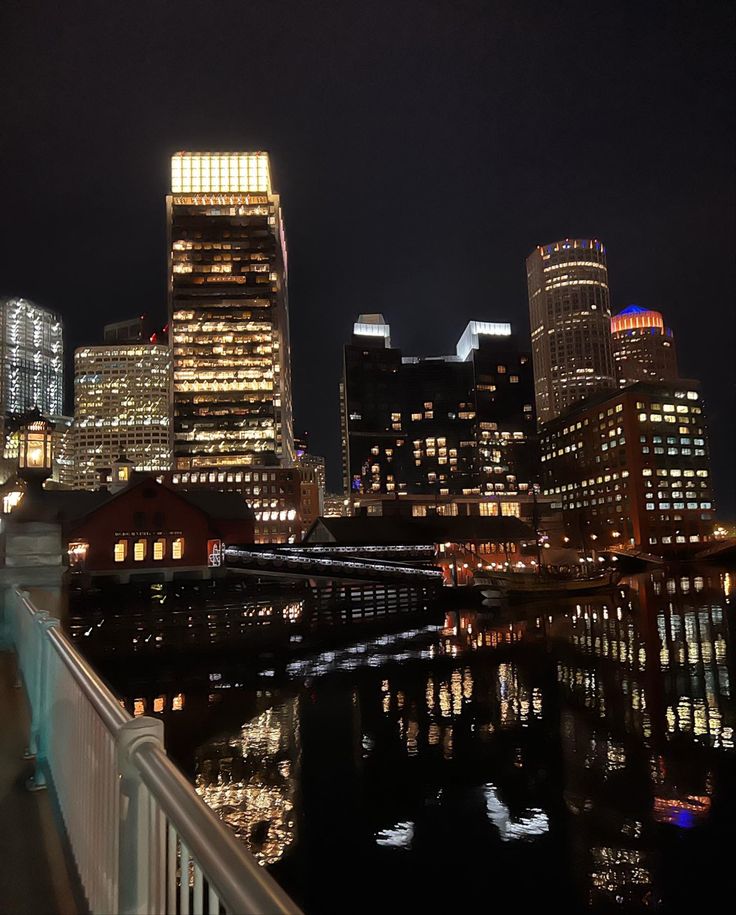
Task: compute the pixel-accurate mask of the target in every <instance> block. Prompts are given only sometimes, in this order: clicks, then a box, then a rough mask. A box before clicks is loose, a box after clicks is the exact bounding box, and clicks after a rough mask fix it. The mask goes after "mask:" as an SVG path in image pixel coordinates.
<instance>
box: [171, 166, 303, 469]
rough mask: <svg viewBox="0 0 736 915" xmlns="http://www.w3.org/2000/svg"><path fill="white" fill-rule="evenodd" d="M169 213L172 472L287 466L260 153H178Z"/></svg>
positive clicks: (284, 333) (269, 214) (282, 262)
mask: <svg viewBox="0 0 736 915" xmlns="http://www.w3.org/2000/svg"><path fill="white" fill-rule="evenodd" d="M167 207H168V225H169V236H170V251H169V318H170V320H169V333H170V339H171V346H172V353H173V443H174V444H173V447H174V460H175V466H176V467H177V469H179V470H182V471H184V470H194V469H203V468H209V467H213V468H221V467H239V466H247V465H254V464H261V463H268V462H269V461H271V460H273V459H275V460H276V461H277V462H279V463H281V464H282V465H285V466H291V464H292V463H293V460H294V447H293V431H292V417H291V369H290V356H289V319H288V304H287V263H286V244H285V238H284V231H283V220H282V217H281V206H280V201H279V197H278V195H277V194H274V193H273V190H272V187H271V174H270V163H269V157H268V154H267V153H265V152H248V153H197V152H181V153H177V154H176V155H175V156H174V157H173V158H172V162H171V194H170V195H169V196H168V198H167Z"/></svg>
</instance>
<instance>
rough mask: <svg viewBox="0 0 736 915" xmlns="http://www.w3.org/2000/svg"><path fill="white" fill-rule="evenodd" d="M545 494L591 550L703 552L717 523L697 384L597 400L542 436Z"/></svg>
mask: <svg viewBox="0 0 736 915" xmlns="http://www.w3.org/2000/svg"><path fill="white" fill-rule="evenodd" d="M541 451H542V481H543V482H542V489H543V492H544V494H545V495H546V496H549V497H552V498H554V499H555V500H556V503H557V505H558V507H559V508H560V509H561V510H562V512H563V516H564V520H565V525H566V529H567V534H568V537H569V539H570V541H571V545H572V546H574V547H577V548H580V549H583V550H584V551H585V552H588V551H589V550H590V549H593V548H595V547H596V546H598V547H610V546H616V545H625V544H628V545H633V546H636V547H638V548H640V549H643V550H646V551H647V552H651V553H662V554H668V553H675V552H682V551H685V550H697V549H698V548H699V547H698V545H699V544H702V543H704V542H706V541H708V540H710V539H711V537H712V531H713V520H714V517H715V508H714V498H713V488H712V482H711V475H710V460H709V452H708V435H707V428H706V418H705V412H704V406H703V401H702V398H701V395H700V390H699V386H698V382H696V381H692V380H688V379H680V380H677V381H671V382H663V383H659V384H648V383H645V382H638V383H637V384H633V385H630V386H629V387H626V388H623V389H622V390H620V391H618V392H615V393H613V394H610V395H608V394H601V395H598V396H597V397H594V398H591V399H590V400H589V401H587V402H586V403H584V404H579V405H578V406H577V407H574V408H572V409H570V410H569V411H568V412H567V413H566V414H565V415H564V416H560V417H558V418H557V419H555V420H554V421H552V422H550V423H548V424H547V425H546V426H545V427H544V428H543V430H542V433H541Z"/></svg>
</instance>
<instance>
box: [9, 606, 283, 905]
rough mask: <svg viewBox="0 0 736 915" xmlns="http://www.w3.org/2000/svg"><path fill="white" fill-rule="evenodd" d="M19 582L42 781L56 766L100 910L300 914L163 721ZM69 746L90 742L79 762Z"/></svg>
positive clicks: (89, 888)
mask: <svg viewBox="0 0 736 915" xmlns="http://www.w3.org/2000/svg"><path fill="white" fill-rule="evenodd" d="M10 594H11V600H10V601H9V602H8V604H7V605H6V611H8V612H10V613H11V620H10V622H11V627H10V631H11V638H12V642H13V643H14V645H15V648H16V651H17V653H18V658H19V666H20V668H21V670H22V673H23V679H24V681H25V684H26V688H27V692H28V698H29V704H30V707H31V718H32V721H31V738H30V748H31V749H32V752H31V753H30V755H31V756H35V757H36V761H37V766H36V776H35V786H36V787H43V786H46V784H47V776H48V784H49V785H51V786H53V788H54V791H55V794H56V797H57V801H58V803H59V807H60V811H61V815H62V821H63V823H64V826H65V828H66V830H67V836H68V838H69V843H70V846H71V850H72V854H73V855H74V858H75V861H76V864H77V869H78V872H79V877H80V879H81V882H82V885H83V887H84V891H85V894H86V896H87V902H88V905H89V908H90V910H91V911H92V912H94V913H98V912H99V913H102V912H109V911H119V912H121V913H131V915H132V913H136V915H140V913H148V915H157V913H159V912H162V911H166V912H172V913H173V912H179V913H181V915H184V913H185V912H187V913H188V912H191V913H192V915H202V913H203V912H204V911H205V908H206V911H207V912H209V913H210V915H213V913H219V911H220V907H221V906H222V908H223V909H224V911H225V912H227V913H232V915H246V913H250V915H265V913H267V915H271V913H273V915H299V913H300V910H299V908H298V907H297V906H296V905H295V903H294V902H293V901H292V900H291V899H290V898H289V897H288V895H287V894H286V893H285V892H284V891H283V890H282V889H281V888H280V887H279V885H278V884H277V883H276V881H275V880H274V879H273V877H272V876H271V875H270V874H269V873H268V871H266V869H265V868H262V867H260V866H259V865H258V864H257V862H256V860H255V858H253V856H252V855H251V854H250V852H249V851H248V850H247V848H246V847H245V846H244V845H242V844H241V843H240V842H239V840H238V839H237V838H236V837H235V835H234V833H232V832H231V830H230V829H229V828H228V827H227V826H226V825H225V823H223V822H222V820H220V818H219V817H218V816H217V814H216V813H215V812H214V811H212V810H211V809H210V808H209V807H208V806H207V805H206V804H205V802H204V801H203V800H202V799H201V798H200V797H199V795H198V794H197V793H196V791H195V790H194V788H193V786H192V785H191V784H190V783H189V782H188V781H187V779H186V778H185V777H184V775H183V774H182V773H181V772H180V771H179V770H178V769H177V768H176V766H175V765H174V763H172V762H171V760H170V759H169V758H168V756H167V755H166V751H165V750H164V747H163V741H162V735H163V725H162V722H161V721H160V720H159V719H153V718H133V717H132V716H131V715H130V714H129V713H128V712H127V711H126V710H125V708H123V706H122V705H121V704H120V702H119V700H118V699H117V698H116V697H115V695H114V694H113V692H112V691H111V690H110V689H109V688H108V686H107V685H106V684H105V683H104V681H103V680H102V679H101V677H100V676H99V675H98V674H97V673H96V671H95V670H94V669H93V668H92V667H91V666H90V665H89V664H88V663H87V661H86V660H85V659H84V658H83V657H82V656H81V654H80V653H79V652H78V651H77V649H76V647H75V646H74V644H73V643H72V642H71V641H70V639H69V638H68V637H67V636H66V635H65V634H64V633H63V632H61V631H60V630H59V628H58V626H59V621H58V620H56V619H52V618H50V617H49V614H48V613H46V612H43V611H38V610H36V608H35V607H34V606H33V604H32V603H31V601H30V600H29V598H28V596H27V593H26V592H23V591H20V590H15V591H12V592H10ZM69 754H72V755H74V754H79V756H78V760H77V761H76V762H75V763H74V764H71V760H70V757H69ZM147 799H148V800H147ZM166 823H168V840H167V839H166V838H165V836H166V834H167V833H166V831H165V824H166ZM161 830H163V832H161ZM162 837H164V838H163V844H162ZM164 851H165V853H163V852H164ZM190 864H191V865H192V866H193V869H194V888H193V896H192V897H191V899H190V878H189V874H190V871H189V866H190ZM205 884H206V885H207V886H209V893H210V895H209V897H208V898H209V902H208V905H207V907H205V906H204V900H203V887H204V885H205ZM177 897H178V902H177ZM164 900H166V901H165V902H164Z"/></svg>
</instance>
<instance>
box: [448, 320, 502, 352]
mask: <svg viewBox="0 0 736 915" xmlns="http://www.w3.org/2000/svg"><path fill="white" fill-rule="evenodd" d="M481 335H487V336H489V337H510V336H511V325H510V324H503V323H493V322H491V321H469V322H468V326H467V327H466V328H465V330H464V331H463V335H462V337H460V339H459V340H458V343H457V347H456V352H457V355H458V356H459V358H460V359H462V360H463V362H464V361H465V360H466V359H467V358H468V356H469V355H470V354H471V352H472V351H473V350H474V349H478V342H479V341H478V337H479V336H481Z"/></svg>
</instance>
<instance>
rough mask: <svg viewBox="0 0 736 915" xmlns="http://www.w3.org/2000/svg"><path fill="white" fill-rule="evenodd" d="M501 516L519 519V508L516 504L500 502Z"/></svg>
mask: <svg viewBox="0 0 736 915" xmlns="http://www.w3.org/2000/svg"><path fill="white" fill-rule="evenodd" d="M501 514H502V515H504V516H506V517H511V518H520V517H521V506H520V505H519V503H518V502H502V503H501Z"/></svg>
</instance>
